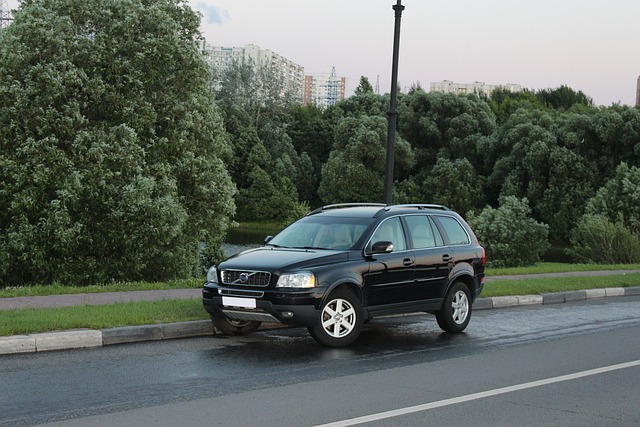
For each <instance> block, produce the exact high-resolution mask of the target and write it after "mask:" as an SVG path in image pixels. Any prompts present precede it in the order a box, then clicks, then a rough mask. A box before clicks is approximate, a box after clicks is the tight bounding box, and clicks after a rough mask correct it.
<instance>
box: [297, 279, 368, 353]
mask: <svg viewBox="0 0 640 427" xmlns="http://www.w3.org/2000/svg"><path fill="white" fill-rule="evenodd" d="M363 322H364V314H363V310H362V303H361V302H360V300H359V299H358V298H357V297H356V296H355V295H354V294H353V293H351V292H349V291H346V290H338V291H334V292H332V293H331V295H329V298H327V300H326V303H325V304H323V306H322V309H321V310H320V316H319V318H318V322H317V323H316V325H315V326H312V327H310V328H309V334H311V336H312V337H313V339H315V340H316V341H317V342H318V343H319V344H322V345H326V346H328V347H344V346H347V345H350V344H352V343H353V342H354V341H355V340H356V339H357V338H358V337H359V336H360V332H362V325H363Z"/></svg>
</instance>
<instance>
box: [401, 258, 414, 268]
mask: <svg viewBox="0 0 640 427" xmlns="http://www.w3.org/2000/svg"><path fill="white" fill-rule="evenodd" d="M402 264H403V265H405V266H407V267H408V266H410V265H413V260H412V259H411V258H405V259H403V260H402Z"/></svg>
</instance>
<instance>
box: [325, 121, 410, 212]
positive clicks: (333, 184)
mask: <svg viewBox="0 0 640 427" xmlns="http://www.w3.org/2000/svg"><path fill="white" fill-rule="evenodd" d="M386 140H387V132H386V120H385V119H383V118H381V117H375V116H374V117H363V118H355V117H346V118H343V119H341V120H340V121H339V122H338V126H337V128H336V134H335V140H334V143H333V150H332V151H331V154H330V155H329V160H328V161H327V163H326V164H325V165H324V166H323V167H322V181H321V183H320V188H319V189H318V194H319V195H320V197H321V198H322V200H323V201H324V202H325V203H339V202H360V201H381V200H382V199H383V192H384V180H383V179H384V173H385V159H386ZM412 160H413V159H412V153H411V149H410V147H409V145H408V144H407V142H405V141H403V140H402V139H397V140H396V155H395V161H396V165H397V166H398V169H399V170H402V168H403V167H405V168H406V167H407V166H408V165H410V164H411V163H412Z"/></svg>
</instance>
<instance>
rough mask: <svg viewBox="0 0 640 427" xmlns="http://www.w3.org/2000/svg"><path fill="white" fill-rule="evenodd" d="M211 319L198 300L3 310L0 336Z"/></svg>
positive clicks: (0, 320)
mask: <svg viewBox="0 0 640 427" xmlns="http://www.w3.org/2000/svg"><path fill="white" fill-rule="evenodd" d="M203 319H209V315H208V313H207V312H206V311H205V310H204V308H202V302H201V301H200V300H199V299H190V300H162V301H144V302H131V303H117V304H107V305H99V306H98V305H84V306H77V307H63V308H28V309H20V310H6V311H1V312H0V336H10V335H23V334H32V333H37V332H51V331H64V330H70V329H82V328H88V329H108V328H116V327H119V326H135V325H153V324H157V323H172V322H188V321H192V320H203Z"/></svg>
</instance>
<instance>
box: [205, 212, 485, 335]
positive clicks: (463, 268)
mask: <svg viewBox="0 0 640 427" xmlns="http://www.w3.org/2000/svg"><path fill="white" fill-rule="evenodd" d="M485 264H486V258H485V251H484V248H483V247H482V246H480V244H479V243H478V240H477V239H476V237H475V235H474V234H473V231H471V229H470V228H469V226H468V225H467V223H466V222H465V221H464V220H463V219H462V218H461V217H460V215H458V214H457V213H455V212H453V211H451V210H449V209H448V208H446V207H444V206H440V205H424V204H417V205H394V206H390V205H383V204H356V203H351V204H339V205H330V206H324V207H322V208H319V209H317V210H315V211H313V212H311V213H310V214H308V215H307V216H305V217H303V218H301V219H299V220H298V221H296V222H294V223H293V224H291V225H289V226H288V227H287V228H285V229H284V230H282V231H281V232H280V233H278V234H277V235H276V236H275V237H272V238H271V237H268V238H267V239H266V241H265V246H263V247H259V248H255V249H250V250H247V251H244V252H241V253H240V254H237V255H235V256H232V257H231V258H229V259H227V260H226V261H223V262H221V263H220V264H219V265H218V266H217V267H212V268H211V269H210V270H209V273H208V274H207V282H206V283H205V284H204V288H203V302H204V307H205V308H206V310H207V311H208V312H209V313H210V314H211V319H212V320H213V323H214V325H215V326H216V328H217V329H218V330H219V331H220V332H222V333H225V334H246V333H249V332H252V331H254V330H255V329H257V328H258V327H259V326H260V323H261V322H263V321H266V322H282V323H285V324H290V325H297V326H306V327H307V328H308V330H309V333H310V334H311V336H313V338H315V340H316V341H318V342H319V343H321V344H324V345H328V346H333V347H339V346H345V345H349V344H351V343H352V342H353V341H355V340H356V338H358V336H359V335H360V332H361V330H362V325H363V323H364V322H365V321H366V320H369V319H371V318H373V317H374V316H382V315H388V314H397V313H410V312H428V313H432V314H435V316H436V319H437V321H438V325H439V326H440V327H441V328H442V329H443V330H444V331H448V332H462V331H463V330H464V329H465V328H466V327H467V324H468V323H469V319H470V317H471V304H472V302H473V301H474V300H475V298H476V297H477V296H478V295H479V294H480V292H481V291H482V287H483V285H484V269H485Z"/></svg>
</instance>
